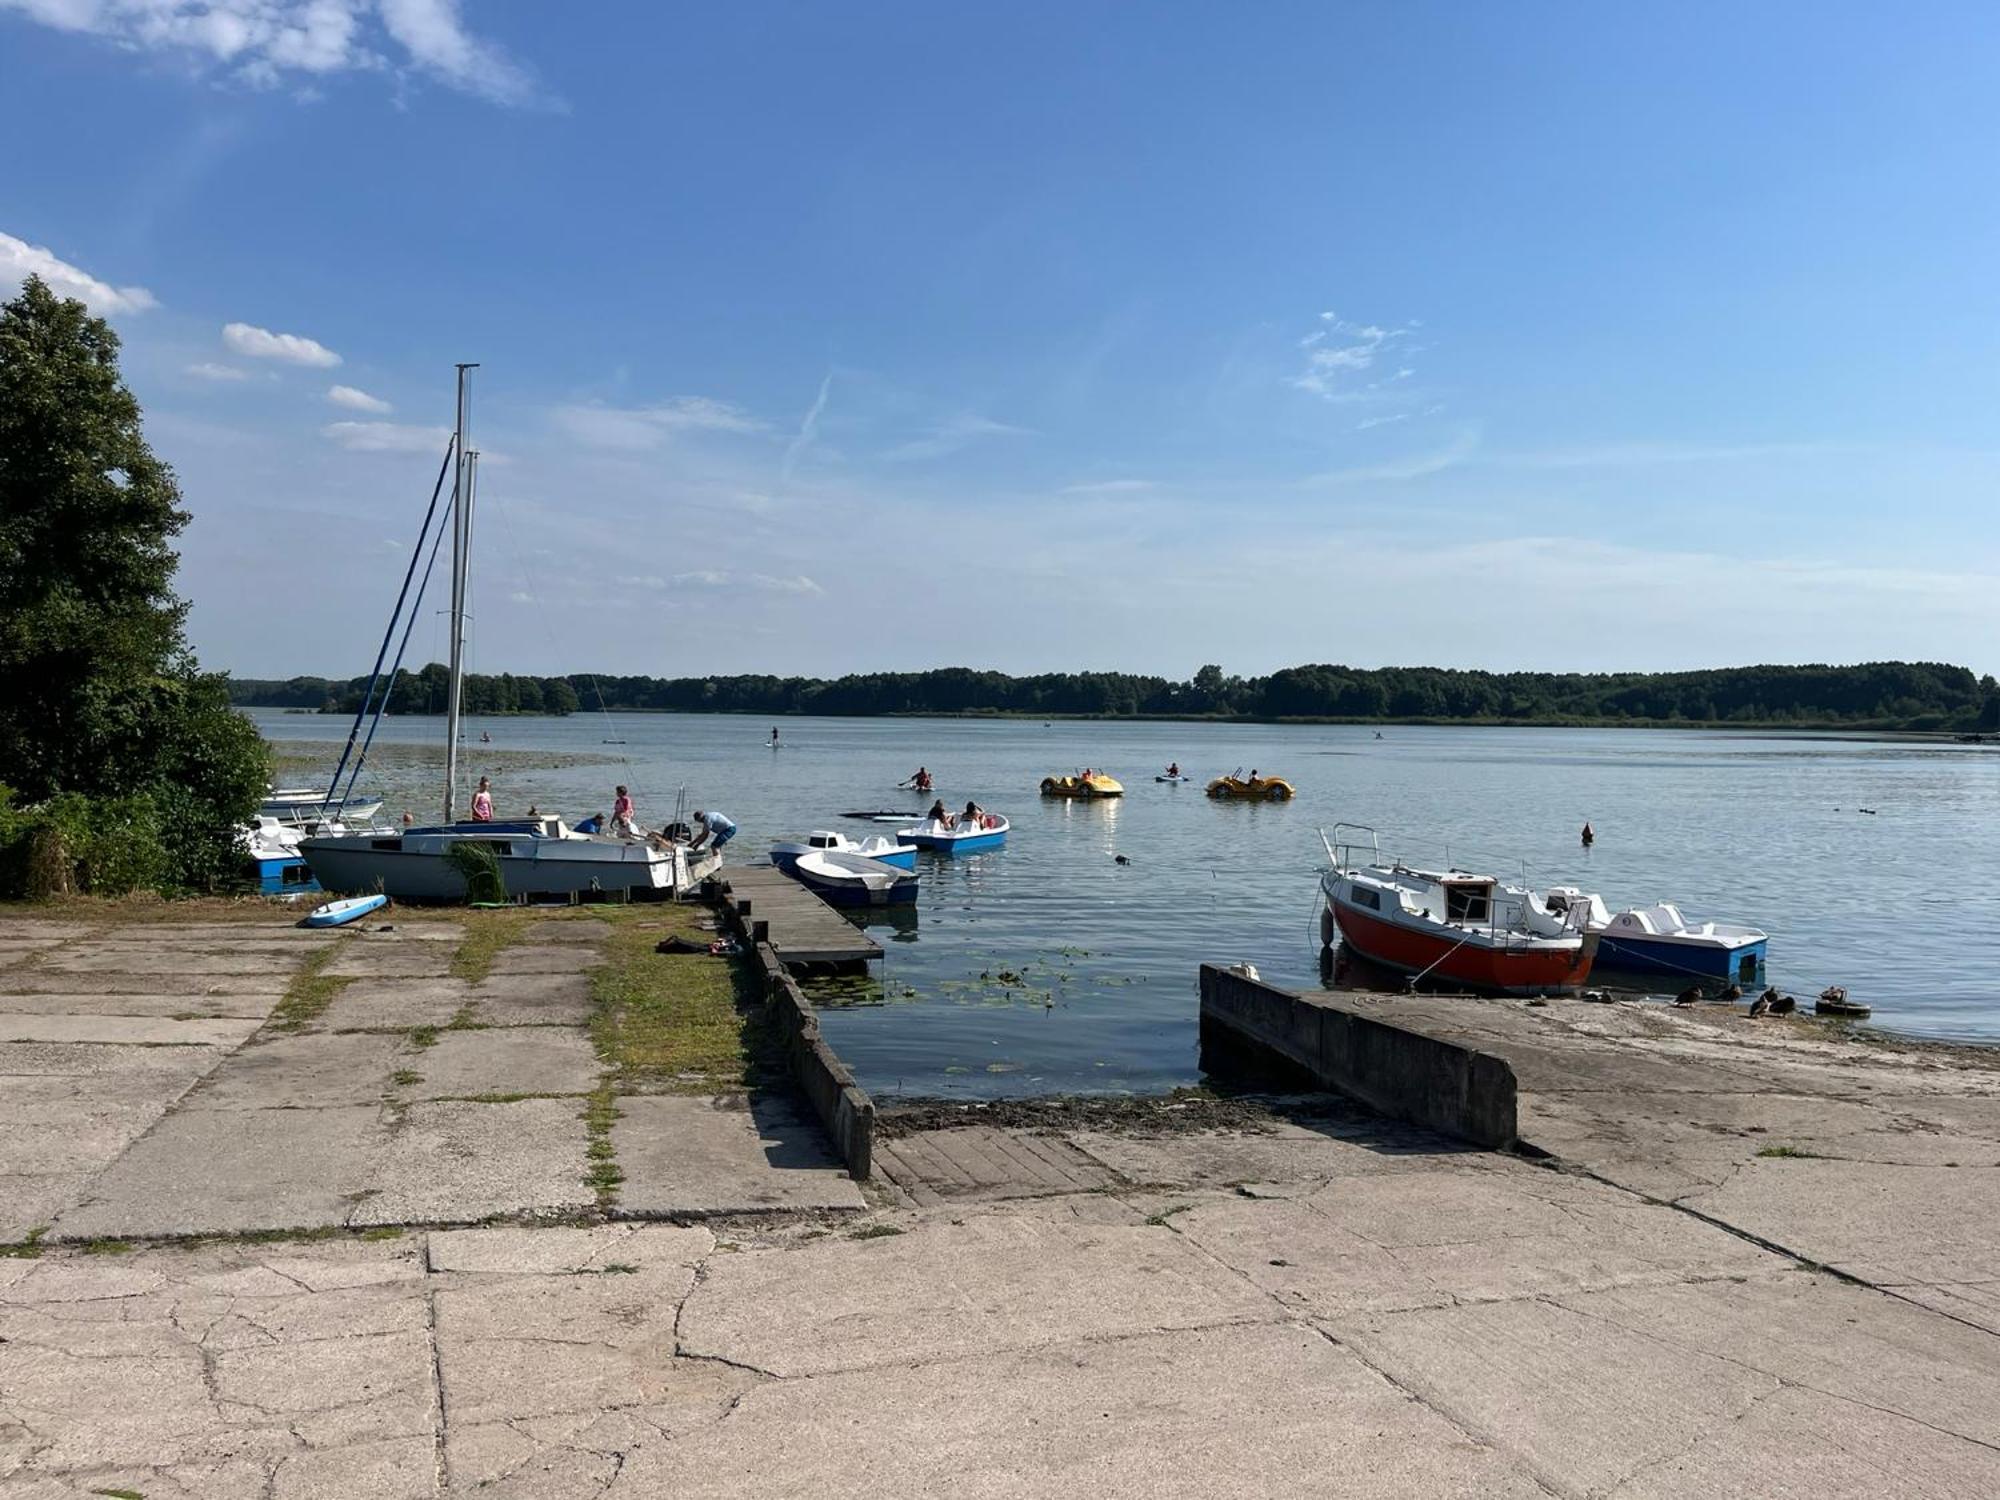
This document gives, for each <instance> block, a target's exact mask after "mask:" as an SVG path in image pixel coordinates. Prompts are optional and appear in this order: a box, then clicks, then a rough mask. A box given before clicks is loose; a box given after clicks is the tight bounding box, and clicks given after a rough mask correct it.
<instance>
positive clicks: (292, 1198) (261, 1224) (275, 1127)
mask: <svg viewBox="0 0 2000 1500" xmlns="http://www.w3.org/2000/svg"><path fill="white" fill-rule="evenodd" d="M387 1144H388V1130H387V1128H386V1126H385V1125H384V1124H383V1121H382V1111H381V1110H380V1109H379V1108H375V1107H356V1106H347V1107H335V1108H328V1109H264V1110H187V1111H183V1112H178V1113H175V1114H172V1115H169V1116H167V1117H166V1118H165V1119H163V1120H161V1121H160V1123H159V1124H158V1125H156V1126H155V1127H154V1128H153V1130H152V1131H151V1132H150V1133H149V1134H147V1135H146V1136H145V1137H144V1138H143V1139H141V1140H139V1141H138V1142H136V1143H135V1144H134V1145H133V1146H132V1147H131V1149H130V1150H128V1151H126V1152H125V1154H124V1155H123V1156H121V1157H119V1158H118V1160H116V1161H115V1162H113V1163H112V1164H111V1165H110V1166H109V1167H107V1168H105V1170H104V1171H102V1172H100V1173H99V1174H98V1175H97V1176H96V1177H94V1178H93V1179H92V1180H91V1182H90V1185H89V1187H88V1188H87V1189H86V1190H85V1194H84V1197H83V1198H82V1200H81V1201H80V1202H79V1203H78V1204H76V1205H75V1206H74V1207H71V1208H68V1209H65V1210H64V1211H63V1213H62V1214H61V1215H59V1216H58V1218H57V1219H56V1224H55V1228H54V1229H53V1230H52V1231H51V1238H54V1239H95V1238H100V1237H116V1236H132V1235H190V1234H238V1233H243V1232H245V1231H249V1230H264V1229H312V1228H320V1227H326V1226H331V1225H336V1224H341V1223H344V1222H345V1221H346V1219H347V1215H348V1212H349V1210H350V1209H351V1207H352V1205H353V1202H354V1200H355V1197H356V1195H357V1194H361V1193H364V1192H366V1191H368V1190H369V1189H370V1188H372V1187H374V1186H375V1185H376V1171H375V1169H376V1164H377V1162H378V1161H379V1160H380V1158H381V1156H382V1155H383V1153H384V1151H385V1149H386V1147H387Z"/></svg>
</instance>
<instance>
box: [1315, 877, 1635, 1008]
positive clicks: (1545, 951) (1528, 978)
mask: <svg viewBox="0 0 2000 1500" xmlns="http://www.w3.org/2000/svg"><path fill="white" fill-rule="evenodd" d="M1327 910H1328V912H1329V913H1330V914H1331V916H1332V919H1333V921H1332V925H1333V926H1337V927H1338V929H1339V932H1340V937H1341V940H1342V941H1343V942H1345V943H1346V944H1347V946H1348V947H1350V948H1352V949H1353V950H1354V951H1355V952H1356V953H1358V954H1360V955H1361V956H1362V957H1363V958H1366V959H1370V960H1372V961H1373V962H1375V963H1378V964H1380V965H1382V966H1383V967H1384V968H1388V969H1395V970H1397V971H1398V972H1400V973H1404V974H1422V975H1423V976H1424V977H1425V978H1426V979H1429V980H1433V981H1436V982H1438V983H1442V984H1461V985H1464V986H1466V987H1467V988H1468V989H1476V990H1480V991H1483V992H1487V993H1491V994H1498V995H1546V994H1552V993H1560V992H1562V991H1566V990H1576V989H1581V988H1582V987H1583V985H1584V984H1585V982H1586V981H1588V980H1589V978H1590V966H1591V961H1592V959H1593V957H1594V956H1595V953H1596V947H1597V944H1596V942H1595V941H1594V940H1593V939H1591V938H1588V937H1586V938H1578V939H1574V940H1569V941H1561V942H1557V941H1546V942H1523V943H1512V944H1507V943H1493V944H1488V943H1484V942H1481V941H1479V940H1477V939H1476V938H1473V939H1468V938H1467V937H1466V935H1465V934H1464V933H1462V932H1449V931H1448V932H1443V933H1429V932H1422V931H1418V930H1417V929H1415V928H1412V927H1407V926H1404V925H1403V924H1402V923H1399V922H1385V921H1383V920H1382V919H1381V918H1380V917H1377V916H1372V915H1370V914H1369V913H1367V912H1364V911H1361V910H1359V909H1358V908H1356V907H1354V906H1352V905H1350V904H1349V903H1347V902H1344V901H1339V900H1329V901H1328V903H1327ZM1323 935H1330V934H1323Z"/></svg>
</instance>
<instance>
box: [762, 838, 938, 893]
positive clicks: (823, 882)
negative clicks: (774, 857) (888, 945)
mask: <svg viewBox="0 0 2000 1500" xmlns="http://www.w3.org/2000/svg"><path fill="white" fill-rule="evenodd" d="M785 873H786V874H787V875H790V876H791V877H792V879H794V880H796V881H798V882H799V883H800V884H801V885H803V886H806V887H807V888H808V889H810V890H811V891H812V892H813V894H814V895H816V896H818V897H819V898H820V900H822V901H824V902H826V904H827V905H828V906H907V905H909V904H910V903H912V902H914V901H915V900H916V899H917V877H916V875H915V874H914V873H912V872H911V871H909V870H905V869H902V868H900V867H898V866H896V865H888V864H884V863H883V862H882V861H881V860H879V859H868V858H866V857H864V856H862V855H859V854H842V853H840V852H839V851H838V850H835V849H814V850H812V851H810V852H809V853H806V854H801V855H800V856H799V857H798V858H797V859H796V860H794V861H793V862H792V867H791V868H790V869H789V870H786V871H785Z"/></svg>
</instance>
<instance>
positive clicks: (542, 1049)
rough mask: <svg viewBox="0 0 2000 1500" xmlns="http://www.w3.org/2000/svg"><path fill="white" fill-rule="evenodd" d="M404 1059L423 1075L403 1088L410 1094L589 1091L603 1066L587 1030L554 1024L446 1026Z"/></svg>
mask: <svg viewBox="0 0 2000 1500" xmlns="http://www.w3.org/2000/svg"><path fill="white" fill-rule="evenodd" d="M403 1065H404V1066H406V1067H408V1068H409V1069H410V1070H411V1071H413V1072H417V1073H421V1074H422V1075H423V1081H422V1082H421V1083H416V1084H410V1085H408V1086H407V1087H405V1088H404V1089H403V1090H402V1092H403V1094H404V1095H405V1097H407V1098H411V1099H442V1098H458V1097H463V1096H465V1095H469V1094H517V1093H540V1094H587V1093H589V1092H590V1091H591V1090H592V1089H594V1088H596V1087H597V1082H598V1079H599V1077H600V1076H601V1074H602V1073H603V1071H604V1065H603V1064H602V1063H600V1062H599V1061H598V1060H597V1049H596V1048H594V1047H592V1046H591V1044H590V1038H589V1037H588V1036H587V1035H585V1034H584V1033H583V1032H582V1031H580V1030H576V1031H571V1030H565V1029H562V1028H560V1027H554V1026H510V1027H500V1028H496V1029H494V1030H491V1031H447V1032H445V1033H443V1034H442V1035H440V1036H439V1037H438V1039H437V1042H436V1044H435V1045H433V1046H430V1047H426V1048H424V1049H423V1050H422V1051H421V1052H416V1053H413V1054H412V1055H411V1056H409V1057H408V1058H406V1059H405V1061H404V1064H403Z"/></svg>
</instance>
